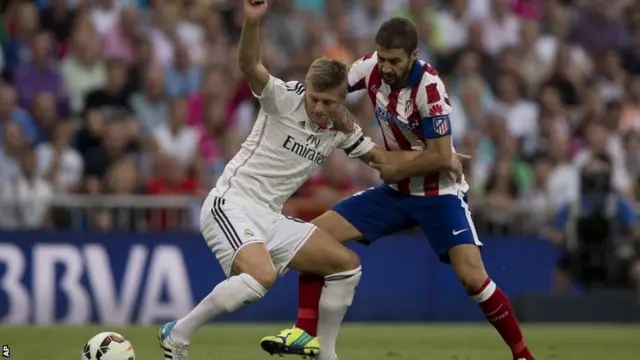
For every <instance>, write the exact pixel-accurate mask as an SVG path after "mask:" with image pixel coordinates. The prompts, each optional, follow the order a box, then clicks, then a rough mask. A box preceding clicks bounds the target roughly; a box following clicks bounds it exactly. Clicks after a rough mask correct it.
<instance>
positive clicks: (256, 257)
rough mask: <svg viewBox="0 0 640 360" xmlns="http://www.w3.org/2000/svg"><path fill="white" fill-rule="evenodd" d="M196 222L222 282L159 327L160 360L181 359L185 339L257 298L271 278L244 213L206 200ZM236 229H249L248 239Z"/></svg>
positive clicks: (266, 253) (267, 260) (256, 230)
mask: <svg viewBox="0 0 640 360" xmlns="http://www.w3.org/2000/svg"><path fill="white" fill-rule="evenodd" d="M200 222H201V231H202V234H203V236H204V238H205V240H207V244H208V245H209V246H210V247H211V249H212V251H213V252H214V253H215V255H216V257H217V258H218V261H219V262H220V265H221V266H222V268H223V271H224V272H225V274H226V275H227V276H228V279H227V280H225V281H223V282H221V283H219V284H218V285H216V286H215V288H214V289H213V290H212V291H211V293H209V294H208V295H207V296H205V298H204V299H202V301H201V302H200V303H199V304H198V305H197V306H196V307H195V308H194V309H193V310H191V311H190V312H189V313H188V314H187V315H186V316H184V317H183V318H181V319H179V320H178V321H174V322H170V323H167V324H165V325H164V327H163V328H162V329H161V332H160V342H161V346H162V347H163V349H164V352H165V358H166V359H172V360H183V359H186V358H187V348H188V345H189V342H190V340H191V337H192V336H193V334H195V332H196V331H197V330H198V329H199V328H200V327H202V326H203V325H204V324H205V323H206V322H208V321H209V320H211V319H214V318H216V317H218V316H220V315H221V314H224V313H229V312H233V311H235V310H237V309H239V308H240V307H241V306H243V305H244V304H247V303H250V302H253V301H256V300H258V299H261V298H262V297H264V295H265V294H266V292H267V290H268V289H269V288H270V287H271V286H272V284H273V282H274V281H275V279H276V277H277V273H276V270H275V267H274V265H273V262H272V261H271V257H270V254H269V251H268V250H267V248H266V247H265V244H264V242H263V240H262V239H264V237H262V236H261V231H260V229H259V227H257V226H256V224H255V223H254V222H253V221H252V219H251V217H249V216H247V215H246V212H245V211H243V210H242V209H239V208H234V207H233V206H225V204H224V200H223V199H221V198H217V197H211V196H210V197H208V198H207V200H206V201H205V203H204V205H203V208H202V211H201V218H200ZM236 228H242V229H245V228H252V229H254V230H253V231H254V235H253V236H252V237H247V235H246V234H244V233H240V232H237V231H236ZM256 233H257V236H256Z"/></svg>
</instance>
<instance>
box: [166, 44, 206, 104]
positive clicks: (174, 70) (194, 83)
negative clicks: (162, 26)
mask: <svg viewBox="0 0 640 360" xmlns="http://www.w3.org/2000/svg"><path fill="white" fill-rule="evenodd" d="M174 59H175V65H174V66H171V67H169V70H167V82H166V86H167V94H168V95H169V96H170V97H174V98H175V97H187V96H190V95H192V94H194V93H196V92H197V91H198V89H199V88H200V79H201V77H202V72H201V70H200V68H198V67H196V66H193V65H192V63H191V59H190V58H189V52H188V51H187V48H186V47H185V46H183V45H176V46H175V55H174Z"/></svg>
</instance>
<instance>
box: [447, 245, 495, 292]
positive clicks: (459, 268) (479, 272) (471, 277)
mask: <svg viewBox="0 0 640 360" xmlns="http://www.w3.org/2000/svg"><path fill="white" fill-rule="evenodd" d="M451 255H454V253H453V252H451ZM450 258H451V265H452V266H453V269H454V271H455V273H456V276H457V277H458V279H459V280H460V282H461V283H462V286H463V287H464V288H465V289H466V290H467V291H475V290H477V289H479V288H481V287H482V286H483V285H484V283H485V281H486V280H487V277H488V275H487V271H486V270H485V268H484V264H483V263H482V257H481V256H480V251H479V250H478V249H477V248H471V247H464V248H460V249H457V253H455V255H454V256H450Z"/></svg>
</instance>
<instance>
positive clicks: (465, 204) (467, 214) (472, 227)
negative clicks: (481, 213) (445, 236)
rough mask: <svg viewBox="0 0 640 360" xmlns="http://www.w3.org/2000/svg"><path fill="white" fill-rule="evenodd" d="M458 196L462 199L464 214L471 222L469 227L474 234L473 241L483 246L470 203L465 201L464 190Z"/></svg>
mask: <svg viewBox="0 0 640 360" xmlns="http://www.w3.org/2000/svg"><path fill="white" fill-rule="evenodd" d="M458 198H459V199H460V206H462V208H463V209H464V215H465V217H466V218H467V222H468V223H469V227H470V228H471V234H472V235H473V242H475V243H476V245H478V246H482V242H481V241H480V238H479V237H478V233H477V232H476V226H475V225H474V223H473V219H472V218H471V211H470V210H469V204H467V202H466V201H464V194H463V193H462V192H458Z"/></svg>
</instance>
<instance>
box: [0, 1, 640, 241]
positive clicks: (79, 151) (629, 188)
mask: <svg viewBox="0 0 640 360" xmlns="http://www.w3.org/2000/svg"><path fill="white" fill-rule="evenodd" d="M1 6H2V22H1V23H0V44H1V45H2V53H1V54H0V70H1V71H2V81H1V83H0V135H1V136H0V212H1V215H0V228H3V227H4V228H16V227H20V228H41V227H68V226H70V225H69V224H68V223H69V221H62V220H61V218H65V216H52V215H51V211H49V208H48V205H47V204H49V203H50V201H52V199H54V198H56V197H57V196H60V195H61V194H66V193H69V194H88V195H99V194H102V195H105V194H115V195H141V194H147V195H149V196H159V195H193V196H194V197H196V198H202V197H203V196H204V194H206V193H207V192H208V191H209V189H210V188H211V187H212V186H213V184H214V183H215V179H216V178H217V176H219V175H220V174H221V171H222V170H223V168H224V165H225V163H226V162H227V161H228V160H229V159H230V158H231V157H232V156H233V155H234V154H235V153H236V151H237V150H238V149H239V147H240V145H241V143H242V141H243V140H244V138H245V137H246V135H247V133H248V132H249V131H250V129H251V127H252V124H253V122H254V120H255V117H256V112H257V103H256V101H255V100H254V99H253V97H252V95H251V92H250V89H249V88H248V85H247V83H246V82H245V81H244V80H243V77H242V73H241V72H240V71H239V68H238V64H237V50H238V49H237V42H238V38H239V35H240V29H241V26H242V20H243V19H242V1H239V0H185V1H171V0H148V1H145V0H35V1H29V0H8V1H3V2H2V5H1ZM395 15H400V16H406V17H408V18H410V19H411V20H412V21H413V22H414V23H415V24H416V25H417V26H418V28H419V31H420V37H421V43H420V49H419V50H420V58H421V59H423V60H426V61H428V62H429V63H431V64H432V65H433V66H434V67H436V68H437V69H438V71H439V73H440V75H441V77H442V78H443V80H444V81H445V84H446V85H447V89H448V93H449V97H450V99H451V102H452V105H453V108H454V111H453V114H452V115H451V119H452V128H453V133H454V138H455V145H456V147H457V150H458V151H460V152H464V153H467V154H470V155H472V156H473V158H472V160H470V161H468V162H466V163H465V169H466V170H465V172H466V177H467V181H468V182H469V183H470V185H471V188H472V190H471V193H470V198H471V199H472V202H473V203H474V204H475V205H476V208H475V209H476V212H475V214H477V215H478V216H479V218H480V219H482V221H483V223H486V224H489V225H491V224H494V225H495V224H497V225H500V226H498V227H495V226H494V227H491V226H490V227H488V229H493V228H500V229H503V230H504V229H505V228H506V230H504V231H507V232H508V231H510V230H509V226H506V227H505V225H509V224H512V223H515V222H519V223H521V224H522V226H519V227H518V229H517V230H514V231H530V232H533V231H536V229H539V228H540V226H541V225H542V224H545V223H547V222H548V221H549V219H550V218H551V217H552V216H553V215H554V213H555V212H556V211H557V209H558V208H559V207H560V206H561V205H562V204H563V203H565V202H567V201H571V200H572V199H574V198H575V197H577V196H578V188H579V176H578V174H579V169H580V166H581V165H582V164H585V163H586V162H588V161H589V159H590V158H591V157H593V156H605V157H606V158H608V159H609V161H610V162H611V164H612V166H613V171H612V177H613V183H614V185H615V188H616V190H617V191H619V192H620V193H621V194H624V196H627V197H629V198H630V199H635V200H638V199H640V196H639V195H640V194H639V192H640V186H639V185H640V1H636V0H589V1H581V0H564V1H563V0H513V1H510V0H446V1H445V0H440V1H436V0H393V1H387V0H275V1H271V2H270V4H269V10H268V16H267V18H266V20H265V21H264V22H263V27H264V38H263V40H262V47H261V50H262V60H263V62H264V64H265V65H266V67H267V68H268V69H269V70H270V71H271V72H272V73H273V74H274V75H276V76H279V77H281V78H284V79H287V80H293V79H302V78H303V77H304V74H305V70H306V68H307V67H308V65H309V64H310V63H311V62H312V60H313V59H315V58H317V57H322V56H325V57H331V58H336V59H340V60H342V61H344V62H346V63H351V62H353V61H355V60H356V59H357V58H359V57H360V56H362V55H364V54H365V53H368V52H370V51H372V50H373V49H374V44H373V37H374V36H375V32H376V30H377V28H378V27H379V25H380V24H381V23H382V22H383V21H385V20H386V19H388V18H389V17H391V16H395ZM348 102H349V106H350V108H351V110H352V111H353V112H354V113H355V114H356V115H357V118H358V119H359V121H360V125H361V126H362V127H363V129H364V130H365V132H366V133H367V134H368V135H370V136H372V137H373V138H375V139H376V141H378V142H379V143H380V144H382V141H381V138H380V134H379V131H378V130H379V127H378V124H377V121H376V120H375V117H374V114H373V110H372V107H371V105H370V103H369V101H368V98H367V97H366V96H365V94H361V93H355V94H352V95H350V96H349V98H348ZM378 181H379V180H378V179H377V174H376V172H375V171H373V170H370V169H368V168H367V167H366V165H364V164H361V163H360V162H359V161H350V160H348V159H347V158H346V156H344V155H343V154H341V153H336V154H335V155H334V156H332V157H330V158H329V159H328V160H327V161H326V163H325V164H324V165H323V168H322V170H321V171H320V172H318V173H317V174H316V175H315V176H314V177H313V178H312V179H311V180H310V181H309V182H308V183H307V184H306V185H305V186H304V187H303V188H302V189H300V191H299V193H298V194H296V198H294V199H292V200H291V201H290V202H289V203H287V205H286V207H285V209H284V210H285V212H286V213H289V214H293V215H296V216H299V217H301V218H304V219H309V218H312V217H313V216H315V215H317V214H318V213H320V212H322V211H323V210H324V209H326V208H328V207H329V206H331V204H332V203H334V202H336V201H338V200H339V199H341V198H343V197H345V196H347V195H348V194H351V193H353V192H355V191H358V190H360V189H364V188H367V187H369V186H371V185H372V184H375V183H377V182H378ZM20 200H24V201H22V202H21V201H20ZM58 215H59V214H58ZM156 215H159V216H156V217H155V220H154V221H149V216H148V215H146V214H143V215H138V214H137V213H135V214H134V213H131V214H127V215H126V217H127V221H126V223H130V221H129V220H132V219H133V220H134V221H133V222H135V220H136V219H137V217H139V216H142V217H143V218H144V219H145V220H147V221H146V222H145V223H146V224H147V226H151V227H154V226H155V227H156V228H166V227H167V221H166V219H165V217H164V215H166V214H163V213H161V214H156ZM116 217H118V216H117V213H113V212H109V211H106V210H101V211H95V212H92V213H91V214H90V216H89V218H88V219H84V220H85V222H86V223H87V224H88V226H93V227H96V228H100V229H102V228H104V229H108V228H113V227H119V226H117V224H119V223H120V222H118V221H116V220H114V218H116ZM152 220H153V219H152ZM114 224H115V225H114ZM154 224H155V225H154ZM152 225H153V226H152Z"/></svg>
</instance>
